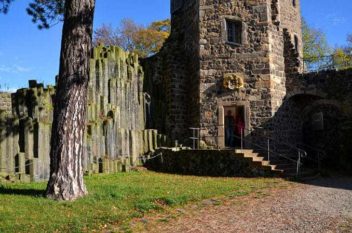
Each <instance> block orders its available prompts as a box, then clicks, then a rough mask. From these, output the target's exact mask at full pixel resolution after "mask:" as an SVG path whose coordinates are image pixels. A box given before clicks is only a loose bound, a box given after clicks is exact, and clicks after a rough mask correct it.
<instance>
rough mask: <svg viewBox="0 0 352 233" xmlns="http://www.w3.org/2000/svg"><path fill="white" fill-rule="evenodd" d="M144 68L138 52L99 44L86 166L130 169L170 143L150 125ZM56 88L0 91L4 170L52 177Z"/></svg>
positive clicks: (5, 174)
mask: <svg viewBox="0 0 352 233" xmlns="http://www.w3.org/2000/svg"><path fill="white" fill-rule="evenodd" d="M143 81H144V73H143V70H142V68H141V66H140V65H139V63H138V57H137V56H136V55H134V54H132V53H128V52H124V51H123V50H121V49H120V48H117V47H103V46H100V47H97V48H95V49H94V51H93V55H92V59H91V73H90V81H89V87H88V88H89V96H88V114H87V131H86V138H85V142H84V145H85V156H84V163H83V164H84V170H85V171H86V172H87V173H110V172H118V171H125V170H128V167H129V166H133V165H137V164H139V162H140V159H139V157H140V156H141V155H144V154H146V153H148V152H151V151H154V150H155V149H156V148H157V147H158V145H160V144H164V145H165V143H166V137H165V136H163V135H159V134H158V133H157V131H156V130H151V129H150V130H147V129H146V128H145V119H146V115H145V110H146V109H145V103H146V102H145V95H144V92H143ZM54 96H55V88H54V87H51V86H48V87H47V88H44V87H43V85H41V84H37V83H36V82H35V81H30V82H29V88H25V89H20V90H18V91H17V92H16V93H14V94H8V93H1V94H0V174H1V176H2V177H8V178H14V179H15V178H17V179H21V180H24V181H39V180H45V179H48V177H49V165H50V157H49V153H50V137H51V125H52V120H53V98H54Z"/></svg>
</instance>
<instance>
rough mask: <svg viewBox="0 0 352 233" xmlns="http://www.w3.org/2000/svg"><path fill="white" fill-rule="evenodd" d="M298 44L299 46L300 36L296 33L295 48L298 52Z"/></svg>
mask: <svg viewBox="0 0 352 233" xmlns="http://www.w3.org/2000/svg"><path fill="white" fill-rule="evenodd" d="M298 46H299V42H298V37H297V35H295V49H296V51H297V52H298Z"/></svg>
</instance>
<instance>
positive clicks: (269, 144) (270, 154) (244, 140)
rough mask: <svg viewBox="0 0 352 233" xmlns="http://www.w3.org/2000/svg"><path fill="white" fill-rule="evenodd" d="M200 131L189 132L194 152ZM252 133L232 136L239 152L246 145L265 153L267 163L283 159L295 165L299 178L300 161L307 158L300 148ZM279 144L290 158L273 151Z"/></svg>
mask: <svg viewBox="0 0 352 233" xmlns="http://www.w3.org/2000/svg"><path fill="white" fill-rule="evenodd" d="M222 127H223V126H222ZM201 129H202V128H190V130H192V137H190V139H191V140H192V141H193V149H194V150H196V149H198V148H199V142H200V130H201ZM254 133H255V132H254V130H249V129H242V132H241V135H240V136H238V135H236V134H233V135H232V137H234V138H237V139H239V140H240V148H241V150H243V149H244V147H245V144H246V145H251V146H252V147H254V148H253V149H256V150H259V151H260V152H265V154H266V156H267V160H268V161H269V162H270V161H271V160H272V159H273V158H281V159H284V160H286V161H288V162H290V163H293V164H295V166H296V176H297V177H298V176H300V173H301V167H302V165H303V162H302V159H303V158H307V157H308V154H307V152H306V151H305V150H303V149H302V148H299V147H298V146H294V145H291V144H289V143H285V142H282V141H278V140H276V139H273V138H271V137H268V136H263V135H259V134H255V135H252V134H254ZM245 135H249V136H253V138H255V139H257V140H256V141H258V138H260V139H263V140H262V141H265V142H266V143H265V144H266V145H263V144H259V143H257V142H256V141H254V140H251V137H246V136H245ZM202 137H211V138H219V137H223V138H225V136H202ZM279 144H281V145H284V146H285V147H286V150H287V151H291V153H289V154H290V156H288V155H286V154H284V153H279V152H277V150H276V149H275V145H276V146H277V145H279ZM196 145H198V147H196ZM294 154H295V155H294ZM292 155H293V156H292ZM296 156H297V157H296Z"/></svg>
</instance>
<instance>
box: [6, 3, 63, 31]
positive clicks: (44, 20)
mask: <svg viewBox="0 0 352 233" xmlns="http://www.w3.org/2000/svg"><path fill="white" fill-rule="evenodd" d="M13 1H14V0H0V13H4V14H6V13H7V12H8V11H9V7H10V4H11V3H12V2H13ZM64 7H65V0H33V2H31V3H29V5H28V7H27V9H26V10H27V13H28V14H29V15H30V16H31V17H32V21H33V23H36V24H38V28H39V29H43V28H49V27H50V26H52V25H54V24H56V23H58V22H60V21H63V13H64Z"/></svg>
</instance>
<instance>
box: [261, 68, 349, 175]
mask: <svg viewBox="0 0 352 233" xmlns="http://www.w3.org/2000/svg"><path fill="white" fill-rule="evenodd" d="M351 80H352V70H343V71H333V70H332V71H322V72H318V73H309V74H297V75H292V76H290V77H288V78H287V82H286V88H287V94H286V96H285V101H284V102H283V104H282V105H281V106H280V107H279V108H278V110H277V111H276V113H275V114H274V116H273V117H272V118H271V119H270V120H269V121H267V122H266V124H264V125H263V127H264V128H265V129H266V131H267V135H270V136H271V137H272V138H273V139H274V140H275V141H279V142H280V143H281V144H290V145H292V146H297V147H300V148H302V149H305V150H306V151H307V152H308V156H309V157H316V156H317V152H319V151H323V152H325V156H326V158H323V159H324V161H325V163H326V164H329V165H330V166H332V165H334V166H335V168H336V167H350V168H351V167H352V156H351V153H350V151H352V147H351V145H350V142H348V143H346V138H349V137H350V136H349V135H352V127H350V126H349V125H350V123H349V122H352V94H351V93H352V81H351ZM268 133H269V134H268ZM280 143H278V144H279V145H280ZM286 149H287V147H286ZM293 155H294V154H293ZM341 157H344V158H345V159H344V160H343V161H345V162H341V160H342V159H341ZM346 161H349V162H347V163H346Z"/></svg>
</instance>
